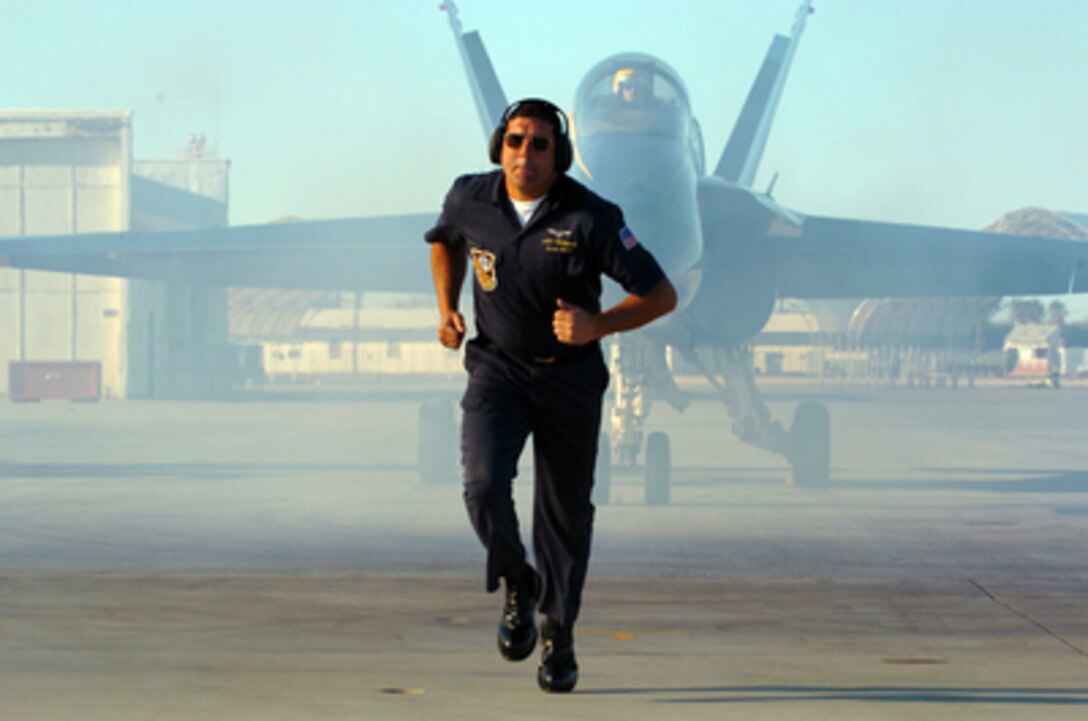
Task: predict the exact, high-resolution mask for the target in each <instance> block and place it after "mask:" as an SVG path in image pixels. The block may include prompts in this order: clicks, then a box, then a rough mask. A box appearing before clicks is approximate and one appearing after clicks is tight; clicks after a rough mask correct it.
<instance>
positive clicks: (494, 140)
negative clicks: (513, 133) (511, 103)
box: [487, 113, 506, 165]
mask: <svg viewBox="0 0 1088 721" xmlns="http://www.w3.org/2000/svg"><path fill="white" fill-rule="evenodd" d="M505 134H506V114H505V113H504V114H503V119H502V120H501V121H499V127H497V128H495V132H493V133H492V134H491V140H490V141H489V142H488V144H487V157H489V158H491V162H492V163H494V164H495V165H500V164H501V163H502V137H503V136H504V135H505Z"/></svg>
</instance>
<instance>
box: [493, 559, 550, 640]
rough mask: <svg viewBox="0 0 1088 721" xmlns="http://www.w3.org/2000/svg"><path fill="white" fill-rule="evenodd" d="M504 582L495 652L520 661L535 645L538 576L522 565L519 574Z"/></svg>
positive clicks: (529, 567)
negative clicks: (497, 642) (523, 568)
mask: <svg viewBox="0 0 1088 721" xmlns="http://www.w3.org/2000/svg"><path fill="white" fill-rule="evenodd" d="M504 581H505V582H506V603H504V604H503V608H502V620H501V621H499V653H501V654H502V657H503V658H505V659H506V660H507V661H521V660H522V659H524V658H527V657H528V656H529V654H531V653H532V652H533V649H534V648H535V647H536V618H535V616H536V605H537V603H538V602H539V600H540V576H539V575H537V572H536V571H534V570H533V569H532V567H531V566H526V567H525V571H524V572H523V573H522V574H521V577H520V578H518V579H516V580H513V581H512V580H511V579H509V578H506V579H504Z"/></svg>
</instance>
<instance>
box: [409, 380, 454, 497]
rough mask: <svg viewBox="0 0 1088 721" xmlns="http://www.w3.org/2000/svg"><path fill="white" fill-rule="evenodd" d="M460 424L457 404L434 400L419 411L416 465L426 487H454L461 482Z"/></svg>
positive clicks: (421, 406)
mask: <svg viewBox="0 0 1088 721" xmlns="http://www.w3.org/2000/svg"><path fill="white" fill-rule="evenodd" d="M457 443H458V441H457V424H456V423H455V422H454V419H453V403H452V402H451V401H448V400H442V399H434V400H429V401H425V402H424V403H423V404H422V405H420V407H419V445H418V446H417V447H416V463H417V465H418V468H419V477H420V478H421V479H422V480H423V482H424V483H434V484H438V483H453V482H455V481H456V480H457V476H458V474H457Z"/></svg>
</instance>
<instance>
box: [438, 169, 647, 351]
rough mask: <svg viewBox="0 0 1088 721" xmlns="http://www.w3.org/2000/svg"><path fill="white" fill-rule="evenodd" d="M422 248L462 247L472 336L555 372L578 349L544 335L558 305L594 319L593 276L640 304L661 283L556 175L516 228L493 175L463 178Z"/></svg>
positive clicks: (612, 215)
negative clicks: (473, 322) (637, 298)
mask: <svg viewBox="0 0 1088 721" xmlns="http://www.w3.org/2000/svg"><path fill="white" fill-rule="evenodd" d="M425 237H426V240H427V242H429V243H445V244H446V245H449V246H451V247H455V248H456V247H459V246H461V245H462V244H463V246H464V248H465V250H466V252H467V253H468V265H469V272H470V273H471V274H472V275H473V277H474V280H473V300H474V303H475V306H474V307H475V314H476V331H477V333H478V334H479V335H480V336H482V337H483V338H485V339H487V340H488V341H490V342H492V343H494V344H495V345H496V346H498V348H499V349H501V350H502V351H504V352H505V353H507V354H509V355H511V356H513V357H515V358H521V359H526V360H530V361H539V362H545V363H547V362H551V361H552V360H555V361H557V362H561V361H562V360H563V359H564V358H570V357H573V356H575V355H579V354H580V353H582V352H584V349H585V346H581V347H578V346H570V345H565V344H563V343H560V342H559V340H558V339H557V338H556V337H555V333H554V332H553V331H552V316H553V315H554V313H555V311H556V309H557V307H558V306H557V303H556V301H557V299H559V298H562V299H563V300H564V301H566V302H567V303H570V304H572V305H576V306H578V307H580V308H584V309H585V310H588V311H590V312H593V313H598V312H600V310H601V300H600V297H601V274H602V273H603V274H605V275H607V276H609V277H610V278H612V279H613V280H615V281H616V282H617V283H619V284H620V285H621V286H623V288H624V290H626V291H627V292H628V293H634V294H636V295H646V293H648V292H649V291H650V289H652V288H653V287H654V286H655V285H657V283H658V281H660V280H661V279H662V278H663V277H664V276H665V274H664V272H663V271H662V270H661V266H659V265H658V263H657V261H656V260H654V257H653V256H652V255H650V253H649V252H648V251H647V250H646V249H645V248H643V247H642V246H641V245H639V244H638V241H637V240H636V239H635V236H634V235H633V234H631V232H630V231H629V230H628V229H627V228H626V226H625V225H624V221H623V213H622V212H621V211H620V209H619V207H618V206H616V205H615V204H613V203H610V202H608V201H607V200H604V199H603V198H601V197H600V196H598V195H596V194H595V193H593V192H592V191H591V190H589V189H588V188H586V187H585V186H584V185H582V184H581V183H578V182H577V181H575V180H572V179H571V178H568V177H567V176H566V175H560V176H559V178H558V179H557V180H556V182H555V184H554V185H553V186H552V188H551V190H550V191H549V192H548V195H547V197H546V198H545V199H544V201H543V202H542V203H541V205H540V207H539V208H537V210H536V213H535V214H534V215H533V217H532V218H530V219H529V222H528V223H527V224H526V225H525V227H524V228H522V227H521V224H520V223H519V222H518V219H517V216H516V214H515V211H514V207H513V205H512V204H511V202H510V199H509V198H508V197H507V194H506V186H505V183H504V177H503V174H502V171H499V170H496V171H493V172H491V173H484V174H480V175H464V176H461V177H460V178H458V179H457V180H456V181H454V184H453V187H452V188H451V189H450V191H449V193H448V194H447V195H446V201H445V204H444V205H443V208H442V215H441V216H440V217H439V219H438V223H437V224H436V225H435V227H434V228H432V229H431V230H429V231H427V234H426V236H425Z"/></svg>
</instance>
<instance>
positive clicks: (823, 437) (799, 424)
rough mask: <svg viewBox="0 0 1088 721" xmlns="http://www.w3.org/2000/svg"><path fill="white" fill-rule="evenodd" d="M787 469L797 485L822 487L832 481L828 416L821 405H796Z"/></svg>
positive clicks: (825, 409) (807, 403)
mask: <svg viewBox="0 0 1088 721" xmlns="http://www.w3.org/2000/svg"><path fill="white" fill-rule="evenodd" d="M790 446H791V449H790V454H789V461H790V466H791V467H792V469H793V474H792V482H793V484H794V485H797V486H813V487H815V486H825V485H827V484H828V482H829V481H830V479H831V415H830V414H829V413H828V412H827V406H825V405H824V404H823V403H814V402H811V401H809V402H805V403H802V404H800V405H799V406H797V410H795V411H794V413H793V425H792V426H791V427H790Z"/></svg>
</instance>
